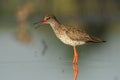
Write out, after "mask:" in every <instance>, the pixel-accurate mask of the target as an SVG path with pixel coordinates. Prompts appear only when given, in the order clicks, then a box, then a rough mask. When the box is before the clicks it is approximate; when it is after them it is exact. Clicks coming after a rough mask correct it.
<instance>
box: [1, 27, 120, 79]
mask: <svg viewBox="0 0 120 80" xmlns="http://www.w3.org/2000/svg"><path fill="white" fill-rule="evenodd" d="M11 26H14V27H11ZM16 29H17V27H16V26H15V25H10V26H8V25H2V27H1V29H0V80H73V70H72V65H71V62H72V58H73V50H72V47H69V46H67V45H64V44H63V43H62V42H60V41H59V40H58V39H57V38H56V37H55V35H54V33H53V32H52V29H51V28H50V27H48V26H45V27H41V28H40V29H38V30H35V29H33V28H31V29H29V31H30V35H31V37H32V42H31V43H30V44H24V43H22V42H20V41H19V40H17V39H16ZM118 36H119V34H118V35H117V34H116V33H114V32H112V33H111V32H110V31H108V36H107V37H106V40H107V42H106V43H103V44H89V45H85V46H80V47H79V48H78V49H79V50H78V51H79V76H78V80H119V77H120V69H119V68H120V63H119V61H120V58H119V57H120V43H119V41H120V37H118Z"/></svg>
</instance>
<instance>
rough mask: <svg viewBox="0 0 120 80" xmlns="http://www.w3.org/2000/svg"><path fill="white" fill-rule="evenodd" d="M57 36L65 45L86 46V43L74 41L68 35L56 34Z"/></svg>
mask: <svg viewBox="0 0 120 80" xmlns="http://www.w3.org/2000/svg"><path fill="white" fill-rule="evenodd" d="M56 36H57V37H58V38H59V39H60V40H61V41H62V42H63V43H65V44H67V45H71V46H77V45H83V44H85V42H84V41H77V40H72V39H70V38H69V36H68V35H67V34H66V33H64V32H63V33H56Z"/></svg>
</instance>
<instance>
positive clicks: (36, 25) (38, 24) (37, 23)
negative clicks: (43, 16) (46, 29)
mask: <svg viewBox="0 0 120 80" xmlns="http://www.w3.org/2000/svg"><path fill="white" fill-rule="evenodd" d="M33 25H35V29H37V28H39V27H40V21H39V22H35V23H33Z"/></svg>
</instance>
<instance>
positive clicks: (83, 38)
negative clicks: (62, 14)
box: [44, 14, 103, 46]
mask: <svg viewBox="0 0 120 80" xmlns="http://www.w3.org/2000/svg"><path fill="white" fill-rule="evenodd" d="M44 20H46V23H47V24H50V25H51V27H52V29H53V30H54V32H55V34H56V36H57V37H58V38H59V39H60V40H61V41H62V42H63V43H65V44H68V45H71V46H78V45H83V44H85V43H88V42H103V40H101V39H99V38H96V37H92V36H90V35H88V34H87V33H85V32H84V31H83V30H81V29H80V28H78V27H76V26H70V25H63V24H61V23H59V21H58V20H57V19H56V17H55V16H54V15H51V14H50V15H46V16H45V18H44Z"/></svg>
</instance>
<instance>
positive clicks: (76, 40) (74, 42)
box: [35, 14, 106, 80]
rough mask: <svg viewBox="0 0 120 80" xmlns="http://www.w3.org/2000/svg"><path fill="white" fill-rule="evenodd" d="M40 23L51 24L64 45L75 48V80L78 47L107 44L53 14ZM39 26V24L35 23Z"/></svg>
mask: <svg viewBox="0 0 120 80" xmlns="http://www.w3.org/2000/svg"><path fill="white" fill-rule="evenodd" d="M38 23H41V24H49V25H50V26H51V28H52V29H53V31H54V33H55V35H56V37H57V38H58V39H59V40H60V41H62V42H63V43H64V44H67V45H69V46H72V47H73V52H74V57H73V61H72V66H73V70H74V80H77V77H78V52H77V46H81V45H84V44H87V43H102V42H106V41H105V40H103V39H100V38H97V37H94V36H91V35H89V34H87V33H86V32H85V31H83V30H82V29H80V28H79V27H76V26H71V25H65V24H62V23H60V22H59V21H58V19H57V18H56V17H55V16H54V15H53V14H47V15H45V17H44V19H43V20H42V21H40V22H38ZM35 24H37V23H35Z"/></svg>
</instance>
